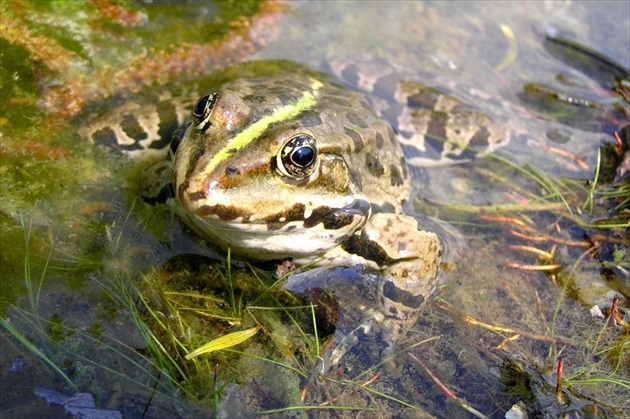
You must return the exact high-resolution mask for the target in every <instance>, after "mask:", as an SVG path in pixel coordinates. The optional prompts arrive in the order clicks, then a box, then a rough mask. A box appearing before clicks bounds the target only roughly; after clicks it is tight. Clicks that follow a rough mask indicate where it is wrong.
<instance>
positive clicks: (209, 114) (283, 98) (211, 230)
mask: <svg viewBox="0 0 630 419" xmlns="http://www.w3.org/2000/svg"><path fill="white" fill-rule="evenodd" d="M324 88H325V85H324V82H322V81H319V80H317V79H314V78H310V77H308V78H307V77H301V78H299V79H292V78H289V79H286V78H279V77H275V78H271V79H269V78H266V79H250V80H245V81H239V82H236V83H234V84H232V85H230V86H228V87H227V88H226V89H224V90H223V91H222V92H221V93H219V94H212V95H207V96H204V97H203V98H201V99H200V100H199V101H198V102H197V104H196V106H195V108H194V110H193V122H192V124H191V125H190V126H189V127H188V129H187V130H186V132H185V133H184V135H183V137H182V139H181V142H180V144H179V145H178V147H177V149H176V153H175V157H174V161H173V173H172V183H173V186H174V190H175V194H176V197H177V200H178V201H179V203H180V204H181V209H182V210H183V212H184V214H186V216H188V217H189V218H190V220H191V221H192V222H193V224H195V225H196V226H197V228H198V230H200V233H202V234H204V235H205V236H209V237H211V238H212V239H215V240H218V241H219V242H220V244H221V245H224V246H225V245H230V246H231V247H232V249H233V250H236V251H237V252H239V253H241V254H245V255H246V256H248V257H253V258H259V259H275V258H285V257H291V256H297V257H298V258H300V257H301V258H302V259H304V258H306V259H309V258H315V257H317V256H318V255H321V254H323V253H325V252H326V251H328V250H329V249H331V248H333V247H335V246H337V245H338V244H339V243H340V242H342V241H344V240H345V239H346V238H347V237H348V236H350V235H352V234H353V233H354V232H355V231H356V230H357V229H359V228H361V227H362V226H363V225H364V224H365V222H366V221H367V219H368V217H369V215H370V212H371V204H370V202H369V201H368V199H366V197H365V196H364V195H363V194H362V192H361V187H360V186H361V185H357V182H356V176H353V173H352V171H351V170H350V169H349V164H348V161H347V159H346V157H345V154H346V153H347V152H348V147H346V145H345V143H344V141H341V140H339V141H336V140H335V135H337V131H338V130H337V129H336V127H334V126H333V124H332V123H331V122H329V121H330V120H331V119H333V118H330V117H329V116H325V117H324V116H323V115H324V114H326V113H328V114H330V112H331V110H330V109H325V108H323V107H322V104H321V103H320V102H319V100H318V99H319V98H320V96H321V94H322V90H323V89H324ZM333 113H334V112H333ZM342 135H344V134H343V132H342Z"/></svg>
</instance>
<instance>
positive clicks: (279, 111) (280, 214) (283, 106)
mask: <svg viewBox="0 0 630 419" xmlns="http://www.w3.org/2000/svg"><path fill="white" fill-rule="evenodd" d="M332 65H333V66H334V68H333V69H332V70H333V71H332V72H333V73H335V74H337V75H338V76H339V77H341V78H343V79H345V80H350V81H351V82H352V83H353V84H354V85H356V86H357V87H358V88H359V89H360V90H363V91H369V92H375V93H376V94H375V95H374V96H373V97H372V98H371V99H369V98H368V97H366V96H365V95H364V93H362V92H360V91H357V90H350V89H347V88H345V87H342V86H340V85H339V84H336V83H332V82H330V81H329V80H328V78H327V77H323V76H321V75H314V74H313V73H312V72H307V71H303V72H300V71H298V72H285V71H278V72H277V73H275V74H273V75H269V76H266V77H251V76H248V77H243V78H240V79H237V80H234V81H232V82H229V83H226V84H225V85H223V86H221V88H220V89H218V90H217V93H216V94H207V93H208V92H204V93H197V94H196V95H187V96H185V97H179V98H178V99H176V100H173V103H172V104H171V105H168V104H167V102H168V100H163V98H159V99H158V100H155V101H154V103H153V104H150V105H149V106H146V107H144V108H143V113H140V114H138V112H137V111H138V109H137V105H134V104H132V103H131V104H126V105H123V106H121V107H119V108H116V109H115V110H114V111H113V112H112V113H111V114H109V115H106V117H105V118H101V119H98V118H96V119H95V120H94V121H90V123H88V124H86V125H85V126H84V127H83V128H82V130H81V131H80V133H81V134H82V135H84V136H85V137H87V138H89V139H91V140H92V141H94V142H96V143H103V144H106V145H114V143H115V145H117V146H118V147H119V148H121V149H122V150H123V151H124V152H126V153H127V154H130V155H132V156H134V157H139V156H143V154H142V151H144V152H145V153H149V152H151V151H153V152H156V153H157V152H158V149H160V148H161V147H163V146H165V140H164V137H163V135H164V133H165V132H166V131H167V130H169V129H173V127H174V126H175V125H176V124H181V123H182V122H183V121H184V120H185V118H184V115H185V114H188V115H190V114H191V113H192V118H190V116H189V117H188V120H189V121H190V119H192V122H187V123H184V125H181V126H180V128H179V129H177V130H175V134H174V135H173V141H172V142H171V146H170V153H171V154H172V158H171V160H163V161H162V162H161V163H160V165H161V166H160V168H159V171H158V170H156V171H155V173H158V172H159V173H164V172H170V179H169V181H170V182H168V185H167V186H165V187H164V188H154V189H156V190H159V191H164V190H169V191H171V192H172V193H173V195H174V198H175V206H176V209H177V211H178V213H179V214H180V216H181V217H182V218H183V219H184V220H185V221H187V222H188V223H189V224H190V225H191V226H192V227H193V228H194V229H195V230H197V232H198V233H199V234H200V235H202V236H204V237H207V238H209V239H210V240H211V241H212V242H213V243H216V244H217V245H219V246H222V247H228V246H229V247H230V249H231V250H232V252H233V254H236V255H240V256H241V257H243V258H249V259H258V260H283V259H287V258H289V259H291V260H292V261H293V262H294V263H296V264H298V265H300V264H306V263H315V264H319V265H341V266H354V265H364V266H366V267H367V268H369V269H373V270H377V271H380V272H381V275H380V278H381V280H380V281H379V283H378V284H377V288H378V295H379V296H380V297H379V304H380V310H377V311H374V310H372V311H370V310H368V311H366V313H365V316H366V321H367V322H368V323H369V322H375V321H377V322H378V324H380V325H381V329H382V330H383V333H384V338H385V340H386V341H388V342H389V343H393V342H394V341H395V340H396V339H397V338H398V337H399V336H400V335H401V334H404V333H405V331H406V330H407V329H408V327H409V326H410V325H411V324H412V323H413V321H414V320H415V316H416V314H417V312H418V310H419V308H420V307H421V306H422V304H423V303H424V301H426V299H427V298H428V297H429V296H430V294H431V293H432V292H433V291H434V289H435V287H436V284H437V278H438V266H439V263H440V257H441V253H442V248H441V243H440V240H439V239H438V237H437V236H436V235H435V234H434V233H431V232H428V231H425V230H423V228H422V226H421V225H419V223H418V221H417V220H416V219H414V218H413V217H410V216H407V215H405V214H403V204H404V203H405V201H406V200H407V199H408V197H409V194H410V189H411V179H410V170H409V167H408V165H421V164H424V163H423V162H424V161H425V160H433V161H440V162H444V161H446V160H456V159H463V158H470V157H471V155H470V153H469V150H468V147H469V146H471V145H476V146H478V147H480V148H481V149H482V150H491V149H493V148H496V147H498V146H500V145H501V144H502V143H503V142H505V138H506V134H505V132H504V131H502V130H501V128H500V127H497V125H496V124H494V123H493V121H492V120H491V119H490V118H488V117H487V116H485V115H483V114H481V113H479V112H477V110H475V109H472V108H470V107H469V106H466V105H465V104H464V103H462V102H460V101H458V100H457V99H455V98H453V97H450V96H448V95H444V94H442V93H441V92H439V91H436V90H435V89H432V88H426V87H422V86H420V85H417V84H415V83H406V82H404V80H403V81H401V79H400V77H399V75H397V74H396V72H395V71H393V70H392V69H391V68H390V67H387V66H380V67H379V66H378V65H377V66H376V67H375V69H372V72H371V73H369V72H368V73H366V74H367V75H366V74H362V73H360V72H359V71H358V67H357V65H356V64H352V63H350V64H349V63H347V62H345V61H341V62H337V63H336V64H335V63H332ZM387 89H389V90H390V93H389V96H387V95H386V94H383V92H384V91H385V90H387ZM204 95H205V96H204ZM191 97H195V98H196V99H195V100H197V99H199V97H202V99H200V100H199V101H197V102H193V101H192V100H191ZM171 99H175V98H171ZM134 106H136V107H135V108H134ZM167 115H170V119H171V121H174V122H170V123H167V122H165V117H166V116H167ZM393 120H395V121H396V124H395V125H396V129H397V131H396V130H395V129H394V127H393V126H392V124H390V123H389V122H388V121H393ZM169 124H170V125H169ZM161 136H162V137H161ZM445 140H446V141H445ZM164 149H165V150H167V151H168V150H169V148H168V147H166V148H164ZM411 149H413V153H409V155H410V156H413V157H409V158H407V159H406V158H405V155H404V154H405V151H409V150H411ZM346 338H347V339H346ZM346 338H344V339H345V340H344V339H342V341H341V342H339V345H338V346H337V349H335V350H334V351H333V353H332V354H331V355H330V359H331V361H332V362H333V363H336V362H338V361H339V360H340V359H341V357H342V356H343V354H344V353H345V351H346V350H348V348H349V347H351V346H352V344H349V343H348V342H351V341H354V340H353V339H350V337H346ZM348 339H349V340H348ZM390 348H391V346H390Z"/></svg>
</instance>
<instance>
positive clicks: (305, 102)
mask: <svg viewBox="0 0 630 419" xmlns="http://www.w3.org/2000/svg"><path fill="white" fill-rule="evenodd" d="M323 85H324V84H323V83H322V82H321V81H319V80H315V79H311V91H309V92H304V93H303V94H302V97H300V99H299V100H298V101H297V102H295V103H292V104H290V105H286V106H283V107H281V108H278V109H276V110H275V111H273V113H272V114H270V115H267V116H265V117H264V118H261V119H260V120H258V121H256V122H254V123H253V124H251V125H250V126H249V127H248V128H247V129H245V130H243V131H241V132H239V133H238V134H237V135H236V136H235V137H234V138H232V139H231V140H230V141H228V143H227V144H226V146H225V147H224V148H223V149H222V150H221V151H219V152H218V153H217V154H216V155H215V156H214V157H213V158H212V160H210V162H209V163H208V165H207V166H206V167H205V169H204V171H203V172H204V174H205V175H208V174H209V173H211V172H212V171H213V170H214V169H216V167H217V166H218V165H219V163H221V162H222V161H224V160H225V159H227V158H228V157H229V156H230V155H232V154H233V153H234V150H240V149H241V148H243V147H245V146H247V145H248V144H250V143H251V142H252V141H254V140H255V139H256V138H258V137H259V136H260V135H261V134H262V133H263V132H264V131H265V130H266V129H267V127H268V126H269V125H271V124H273V123H275V122H280V121H285V120H287V119H290V118H293V117H294V116H297V115H298V114H299V113H300V112H302V111H304V110H306V109H308V108H310V107H312V106H313V105H315V97H316V96H317V94H318V91H319V89H321V88H322V86H323ZM229 150H232V152H229Z"/></svg>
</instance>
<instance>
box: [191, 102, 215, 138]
mask: <svg viewBox="0 0 630 419" xmlns="http://www.w3.org/2000/svg"><path fill="white" fill-rule="evenodd" d="M218 98H219V94H218V93H213V94H211V95H205V96H204V97H202V98H201V99H199V100H198V101H197V104H196V105H195V109H193V113H192V117H193V124H195V129H196V130H197V131H201V132H203V131H205V130H206V129H208V127H209V126H210V114H212V108H214V104H215V103H217V99H218Z"/></svg>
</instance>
